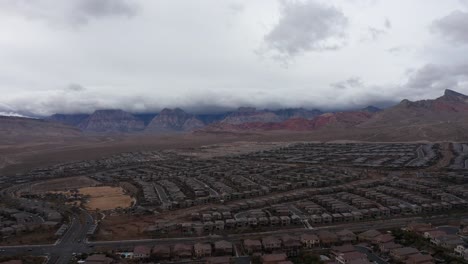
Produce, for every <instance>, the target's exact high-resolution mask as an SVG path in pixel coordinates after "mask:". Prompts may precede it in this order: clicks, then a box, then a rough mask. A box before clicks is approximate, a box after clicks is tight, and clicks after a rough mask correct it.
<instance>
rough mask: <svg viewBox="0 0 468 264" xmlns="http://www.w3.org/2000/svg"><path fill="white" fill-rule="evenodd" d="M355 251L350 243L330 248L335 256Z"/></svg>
mask: <svg viewBox="0 0 468 264" xmlns="http://www.w3.org/2000/svg"><path fill="white" fill-rule="evenodd" d="M353 251H356V248H355V247H354V246H353V245H351V244H346V245H343V246H333V247H332V248H331V253H332V254H333V255H334V256H335V257H337V256H338V255H340V254H343V253H348V252H353Z"/></svg>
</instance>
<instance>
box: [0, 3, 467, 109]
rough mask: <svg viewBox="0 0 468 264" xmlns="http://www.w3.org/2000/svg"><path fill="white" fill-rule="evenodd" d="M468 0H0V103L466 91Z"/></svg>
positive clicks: (356, 102) (31, 105) (221, 105)
mask: <svg viewBox="0 0 468 264" xmlns="http://www.w3.org/2000/svg"><path fill="white" fill-rule="evenodd" d="M467 54H468V0H444V1H440V0H409V1H408V0H392V1H388V0H244V1H243V0H192V1H185V0H154V1H146V0H67V1H57V0H0V95H1V96H0V113H19V114H25V115H28V114H29V115H31V114H33V115H50V114H53V113H90V112H93V111H94V110H96V109H111V108H112V109H116V108H119V109H123V110H126V111H130V112H138V113H143V112H157V111H160V110H161V109H162V108H166V107H169V108H173V107H181V108H183V109H186V110H188V111H192V112H198V113H208V112H217V111H222V110H230V109H235V108H237V107H240V106H253V107H257V108H260V109H263V108H271V109H276V108H283V107H304V108H308V109H314V108H318V109H322V110H328V109H354V108H359V107H364V106H367V105H371V104H372V105H377V106H388V105H392V104H395V103H397V102H399V101H401V100H402V99H410V100H419V99H427V98H435V97H438V96H440V95H441V94H442V93H443V91H444V90H445V89H452V90H456V91H459V92H462V93H467V94H468V62H467V60H466V59H467V57H468V55H467Z"/></svg>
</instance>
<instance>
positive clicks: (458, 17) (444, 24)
mask: <svg viewBox="0 0 468 264" xmlns="http://www.w3.org/2000/svg"><path fill="white" fill-rule="evenodd" d="M431 29H432V31H433V32H435V33H437V34H439V35H441V36H442V37H444V38H446V39H448V40H450V41H453V42H454V43H457V44H468V12H464V11H460V10H457V11H453V12H452V13H450V14H448V15H447V16H445V17H443V18H440V19H438V20H436V21H434V22H433V23H432V27H431Z"/></svg>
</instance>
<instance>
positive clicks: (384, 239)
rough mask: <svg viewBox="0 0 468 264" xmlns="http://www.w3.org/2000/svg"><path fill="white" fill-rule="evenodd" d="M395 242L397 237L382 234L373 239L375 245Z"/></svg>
mask: <svg viewBox="0 0 468 264" xmlns="http://www.w3.org/2000/svg"><path fill="white" fill-rule="evenodd" d="M393 241H395V237H394V236H393V235H392V234H388V233H386V234H380V235H378V236H376V237H375V238H374V239H373V242H374V243H375V244H385V243H389V242H393Z"/></svg>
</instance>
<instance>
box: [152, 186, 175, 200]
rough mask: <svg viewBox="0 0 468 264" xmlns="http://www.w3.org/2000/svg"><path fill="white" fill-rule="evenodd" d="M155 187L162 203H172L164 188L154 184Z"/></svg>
mask: <svg viewBox="0 0 468 264" xmlns="http://www.w3.org/2000/svg"><path fill="white" fill-rule="evenodd" d="M153 187H154V189H155V190H156V193H157V194H158V196H159V200H160V201H161V203H163V204H167V203H169V202H170V201H171V200H170V199H169V197H167V194H166V191H165V190H164V188H163V187H161V185H159V184H156V183H153Z"/></svg>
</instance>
